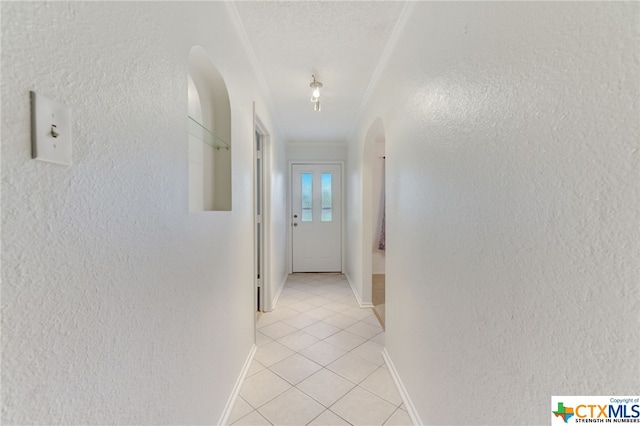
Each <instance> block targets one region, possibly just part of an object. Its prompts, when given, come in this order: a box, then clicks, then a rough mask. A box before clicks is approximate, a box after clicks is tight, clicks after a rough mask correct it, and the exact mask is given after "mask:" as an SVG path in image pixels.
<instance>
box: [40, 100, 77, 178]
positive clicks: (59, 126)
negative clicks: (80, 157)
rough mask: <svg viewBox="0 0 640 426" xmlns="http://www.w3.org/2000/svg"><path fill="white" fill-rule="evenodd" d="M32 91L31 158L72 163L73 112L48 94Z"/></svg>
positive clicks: (66, 163)
mask: <svg viewBox="0 0 640 426" xmlns="http://www.w3.org/2000/svg"><path fill="white" fill-rule="evenodd" d="M30 93H31V158H35V159H38V160H42V161H49V162H52V163H58V164H64V165H68V166H70V165H71V160H72V156H71V113H70V111H69V108H67V107H66V106H64V105H62V104H61V103H59V102H56V101H54V100H53V99H49V98H47V97H46V96H42V95H39V94H36V93H35V92H30Z"/></svg>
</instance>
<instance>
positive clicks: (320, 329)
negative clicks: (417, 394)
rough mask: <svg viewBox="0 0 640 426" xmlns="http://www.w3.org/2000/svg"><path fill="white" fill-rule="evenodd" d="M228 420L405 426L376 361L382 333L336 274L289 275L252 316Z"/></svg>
mask: <svg viewBox="0 0 640 426" xmlns="http://www.w3.org/2000/svg"><path fill="white" fill-rule="evenodd" d="M256 340H257V342H256V343H257V345H258V350H257V352H256V355H255V358H254V360H253V363H252V364H251V368H250V370H249V372H248V374H247V378H246V380H245V382H244V385H243V387H242V389H241V390H240V396H239V397H238V399H237V401H236V404H235V406H234V408H233V411H232V413H231V416H230V418H229V424H233V425H251V426H254V425H256V426H257V425H293V426H302V425H320V426H330V425H366V426H374V425H403V426H404V425H411V420H410V419H409V415H408V414H407V412H406V410H405V409H404V406H403V405H402V400H401V399H400V395H399V394H398V391H397V390H396V387H395V385H394V383H393V380H392V379H391V376H390V374H389V372H388V370H387V368H386V366H385V365H384V361H383V359H382V356H381V354H380V353H381V351H382V348H383V346H384V332H383V331H382V328H381V327H380V324H379V323H378V320H377V319H376V317H375V316H374V315H373V313H372V311H371V309H361V308H359V307H358V304H357V302H356V300H355V297H354V296H353V293H352V291H351V289H350V288H349V284H348V283H347V281H346V279H345V277H344V275H341V274H293V275H291V276H289V279H288V280H287V283H286V285H285V288H284V289H283V290H282V294H281V295H280V298H279V300H278V304H277V307H276V308H275V309H274V310H273V312H269V313H265V314H263V315H262V316H261V317H260V320H259V321H258V333H257V339H256Z"/></svg>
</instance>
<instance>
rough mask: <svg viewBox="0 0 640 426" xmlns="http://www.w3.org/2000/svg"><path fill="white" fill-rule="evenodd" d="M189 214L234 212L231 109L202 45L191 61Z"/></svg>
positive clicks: (196, 49) (192, 51) (220, 79)
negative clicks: (232, 210)
mask: <svg viewBox="0 0 640 426" xmlns="http://www.w3.org/2000/svg"><path fill="white" fill-rule="evenodd" d="M188 69H189V76H188V114H187V127H188V140H189V211H192V212H199V211H214V210H221V211H225V210H226V211H228V210H231V107H230V103H229V93H228V92H227V86H226V85H225V83H224V79H223V78H222V75H220V72H219V71H218V69H217V68H216V67H215V65H214V64H213V62H212V61H211V59H210V57H209V55H208V54H207V53H206V52H205V50H204V49H203V48H202V47H200V46H194V47H193V48H192V49H191V51H190V52H189V62H188Z"/></svg>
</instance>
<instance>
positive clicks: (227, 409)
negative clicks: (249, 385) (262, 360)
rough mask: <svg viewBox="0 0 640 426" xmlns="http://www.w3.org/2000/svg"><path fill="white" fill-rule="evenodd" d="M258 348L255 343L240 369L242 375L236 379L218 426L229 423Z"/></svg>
mask: <svg viewBox="0 0 640 426" xmlns="http://www.w3.org/2000/svg"><path fill="white" fill-rule="evenodd" d="M257 349H258V347H257V346H256V345H255V343H254V344H253V346H252V347H251V350H250V351H249V356H247V359H246V360H245V361H244V365H243V366H242V370H240V375H239V376H238V379H237V380H236V384H235V385H234V386H233V390H232V391H231V395H230V396H229V399H228V400H227V405H225V407H224V410H223V411H222V415H221V416H220V420H218V426H224V425H226V424H227V421H229V416H231V411H232V410H233V406H234V405H235V403H236V399H238V394H239V393H240V389H242V385H243V383H244V379H245V378H246V377H247V373H248V372H249V368H250V367H251V362H252V361H253V357H254V356H255V354H256V350H257Z"/></svg>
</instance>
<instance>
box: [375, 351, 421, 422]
mask: <svg viewBox="0 0 640 426" xmlns="http://www.w3.org/2000/svg"><path fill="white" fill-rule="evenodd" d="M382 358H383V359H384V363H385V364H387V369H388V370H389V374H391V378H392V379H393V383H395V384H396V388H398V393H399V394H400V398H402V402H404V406H405V408H406V409H407V413H409V417H410V418H411V422H412V423H413V424H414V425H423V424H424V423H422V420H420V416H419V415H418V412H417V411H416V407H415V406H414V405H413V402H412V401H411V398H410V397H409V394H408V393H407V389H405V387H404V384H403V383H402V380H401V379H400V376H399V375H398V371H397V370H396V367H395V366H394V365H393V361H391V358H390V357H389V353H388V352H387V348H384V349H382Z"/></svg>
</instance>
